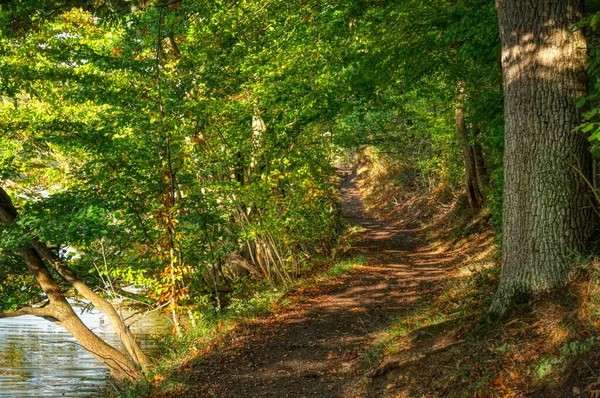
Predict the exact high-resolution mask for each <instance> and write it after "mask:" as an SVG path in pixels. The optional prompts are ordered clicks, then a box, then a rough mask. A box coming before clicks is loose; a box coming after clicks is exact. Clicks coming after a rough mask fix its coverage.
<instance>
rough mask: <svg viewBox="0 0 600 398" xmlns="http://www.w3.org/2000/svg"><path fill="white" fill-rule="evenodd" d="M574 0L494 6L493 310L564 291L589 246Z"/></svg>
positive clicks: (580, 39)
mask: <svg viewBox="0 0 600 398" xmlns="http://www.w3.org/2000/svg"><path fill="white" fill-rule="evenodd" d="M582 4H583V2H582V1H580V0H557V1H552V2H550V1H541V0H496V8H497V10H498V19H499V26H500V36H501V41H502V70H503V74H504V95H505V101H504V113H505V123H506V136H505V153H504V181H505V182H504V213H503V238H504V241H503V251H502V260H503V266H502V276H501V279H500V286H499V288H498V292H497V293H496V297H495V301H494V303H493V304H492V307H491V308H490V312H491V313H494V314H502V313H504V312H505V311H506V309H507V308H508V306H509V305H510V304H511V302H512V301H513V300H514V299H515V298H517V297H519V296H522V295H523V296H529V295H531V294H536V293H539V292H543V291H547V290H549V289H551V288H554V287H556V286H560V285H561V284H563V283H564V282H565V280H566V278H567V276H568V274H569V271H570V270H571V264H572V261H573V259H572V254H573V252H574V251H575V250H582V249H583V248H584V246H585V244H586V243H587V242H586V241H587V240H588V239H589V236H590V234H591V230H592V224H593V220H594V218H593V212H592V209H591V208H590V207H589V202H587V201H586V197H585V196H586V186H585V183H584V181H583V179H582V178H580V177H579V176H578V175H577V174H576V173H575V172H573V168H578V169H579V170H581V171H582V172H583V174H584V175H585V176H586V177H588V178H589V177H590V166H591V159H590V154H589V152H588V145H587V141H586V139H585V138H584V137H582V136H579V135H577V134H575V133H573V131H572V130H573V128H574V127H575V126H577V125H578V123H579V117H578V111H577V109H576V107H575V100H576V99H577V98H578V97H580V96H582V95H585V93H586V75H585V71H584V67H585V61H586V42H585V38H584V36H583V34H582V33H581V31H575V32H573V26H574V24H575V22H577V21H578V20H580V19H581V18H582V17H583V13H582V11H583V10H582Z"/></svg>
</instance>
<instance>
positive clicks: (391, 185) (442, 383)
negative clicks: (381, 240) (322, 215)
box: [360, 153, 600, 397]
mask: <svg viewBox="0 0 600 398" xmlns="http://www.w3.org/2000/svg"><path fill="white" fill-rule="evenodd" d="M363 158H364V161H365V162H366V163H367V164H368V166H365V167H364V171H363V175H362V181H361V184H360V187H361V190H362V191H363V194H364V195H365V196H366V198H367V200H368V198H369V197H371V198H372V200H371V202H370V204H368V205H367V209H368V210H370V211H372V212H373V213H374V214H375V215H377V216H379V217H381V218H385V219H387V220H392V221H397V222H398V223H399V225H407V226H408V227H412V228H415V229H418V230H419V231H420V232H422V233H423V235H424V236H427V237H428V240H429V241H428V242H427V243H428V250H435V251H436V252H439V253H444V254H447V255H452V256H455V261H452V262H450V263H449V266H448V268H447V273H446V274H445V275H444V278H443V279H442V281H441V282H440V283H439V284H438V286H437V287H436V290H435V293H434V294H431V295H430V299H429V300H428V301H426V302H424V303H421V305H419V306H418V307H417V308H415V309H412V310H411V311H408V312H406V313H402V314H399V315H398V318H397V319H396V320H395V322H394V323H393V324H392V325H391V326H389V327H388V328H387V329H385V330H383V331H381V332H380V333H378V335H377V338H376V339H375V341H374V342H373V343H372V345H371V347H370V348H369V349H368V350H367V351H366V352H365V353H363V358H362V359H363V364H364V366H365V367H366V372H367V374H371V375H372V387H371V388H372V393H373V396H382V397H388V396H389V397H396V396H402V397H421V396H427V397H517V396H525V395H527V396H534V397H577V396H582V397H583V396H586V397H587V396H591V397H600V380H599V377H598V373H599V372H598V371H597V369H600V354H598V352H599V349H600V330H599V328H600V259H590V258H583V257H581V256H580V257H579V258H576V259H574V261H575V262H577V263H578V264H579V265H578V266H577V267H576V268H575V271H574V272H573V275H572V277H571V279H570V281H569V283H568V284H567V286H565V287H564V288H563V289H560V290H558V291H555V292H552V293H549V294H547V295H545V296H544V297H538V298H536V299H533V300H530V301H528V302H524V303H521V304H518V305H516V306H515V307H514V308H513V310H512V311H511V312H510V313H508V314H506V315H505V317H503V318H502V319H491V318H490V317H489V315H488V314H487V309H488V308H489V306H490V304H491V301H492V298H493V295H494V293H495V291H496V288H497V283H498V281H499V278H500V263H501V259H500V252H499V249H498V247H497V246H496V245H495V243H494V242H496V239H495V238H494V234H493V233H492V226H491V225H490V223H492V222H494V220H490V216H489V213H486V211H485V210H484V211H482V212H480V213H479V214H477V215H473V213H472V212H471V211H470V209H469V208H468V206H467V203H466V201H465V200H464V198H461V196H460V195H458V196H454V197H453V196H452V195H448V194H447V193H444V191H443V189H438V190H437V191H436V189H432V190H430V191H429V192H427V195H428V197H426V198H423V197H419V195H421V196H422V195H423V194H425V192H418V191H415V190H413V191H412V195H413V196H412V197H411V196H410V195H411V193H410V191H408V192H407V188H408V187H407V186H406V185H402V184H398V182H397V178H395V176H397V175H398V174H399V172H398V171H397V170H395V171H394V170H390V169H389V167H392V168H393V167H394V165H393V164H390V163H389V162H388V163H385V165H384V166H382V164H381V159H378V158H377V156H373V155H372V154H369V153H367V154H366V156H365V155H364V154H363ZM378 162H379V163H378ZM436 195H441V199H439V197H438V198H436ZM378 197H379V198H381V197H383V198H387V199H386V201H383V202H384V203H381V202H380V203H378V202H377V200H376V198H378ZM399 198H401V200H399ZM411 206H412V207H411ZM415 206H417V207H418V206H427V207H428V209H427V210H421V209H415ZM415 215H416V217H415ZM406 217H409V220H410V223H407V222H406Z"/></svg>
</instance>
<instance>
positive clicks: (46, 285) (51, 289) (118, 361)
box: [0, 187, 142, 381]
mask: <svg viewBox="0 0 600 398" xmlns="http://www.w3.org/2000/svg"><path fill="white" fill-rule="evenodd" d="M16 218H17V211H16V209H15V207H14V206H13V204H12V201H11V200H10V197H9V196H8V194H7V193H6V191H4V189H2V188H1V187H0V222H2V223H5V224H12V223H13V222H14V221H15V220H16ZM34 245H36V246H38V247H39V248H40V249H41V250H42V251H44V250H47V249H48V248H47V247H45V245H43V246H42V244H41V243H40V242H38V241H36V240H34ZM48 252H49V253H51V252H50V251H49V250H48ZM49 253H45V255H47V256H49ZM20 255H21V257H22V258H23V260H24V262H25V265H26V266H27V268H28V269H29V271H30V272H31V274H32V275H33V277H34V278H35V280H36V282H37V283H38V284H39V286H40V287H41V288H42V290H43V291H44V293H45V294H46V296H47V297H48V300H49V301H50V304H49V305H48V306H46V307H44V308H29V307H27V308H24V309H21V310H17V311H15V312H14V313H0V317H8V316H20V315H25V314H31V315H36V316H40V317H43V318H46V319H52V320H53V321H55V322H56V323H58V324H60V325H61V326H62V327H64V328H65V329H66V330H67V331H68V332H69V333H71V335H73V337H74V338H75V339H76V340H77V341H78V342H79V344H81V346H82V347H83V348H84V349H85V350H86V351H88V352H89V353H90V354H92V355H93V356H94V357H95V358H96V359H98V360H99V361H100V362H102V363H104V364H105V365H106V366H107V367H108V368H109V370H110V373H111V376H112V377H113V378H114V379H115V380H117V381H124V380H135V379H139V378H141V376H142V375H141V373H140V370H139V368H138V366H136V364H135V363H134V362H132V361H131V360H130V359H129V358H128V357H127V356H125V355H124V354H123V353H121V352H120V351H118V350H117V349H115V348H114V347H112V346H111V345H109V344H107V343H106V342H105V341H104V340H102V339H101V338H99V337H98V336H97V335H96V334H95V333H93V332H92V331H91V330H90V329H89V328H88V327H87V326H86V325H85V324H84V323H83V322H82V321H81V319H79V317H78V316H77V314H75V311H74V310H73V307H71V304H69V302H68V301H67V299H66V297H65V295H64V294H63V292H62V291H61V289H60V286H59V285H58V283H56V281H55V280H54V278H53V277H52V274H51V273H50V272H49V271H48V268H47V267H46V264H45V263H44V261H43V260H42V258H41V256H40V254H39V253H38V251H37V250H36V249H35V248H34V247H33V246H23V247H22V248H21V249H20ZM56 261H57V262H58V263H59V264H58V266H59V269H57V271H58V272H59V273H60V274H61V275H62V274H64V275H63V277H65V279H67V281H68V282H70V281H69V279H72V280H74V282H75V283H77V285H78V286H79V288H80V289H81V288H82V286H83V282H81V281H79V280H78V279H77V278H76V277H75V276H74V275H73V274H72V273H71V271H70V270H68V269H66V267H63V266H64V264H62V263H60V260H59V259H57V260H56ZM53 265H56V264H53ZM61 267H62V268H61ZM61 271H62V272H61ZM86 288H87V289H89V288H88V287H87V286H86ZM89 290H90V291H91V289H89ZM92 293H93V292H92ZM94 294H95V293H94ZM106 303H107V304H108V305H110V304H109V303H108V302H106ZM111 307H112V306H111ZM113 310H114V308H113ZM115 312H116V311H115ZM119 319H120V317H119ZM121 321H122V320H121ZM117 328H118V325H116V327H115V329H117ZM129 333H131V332H129Z"/></svg>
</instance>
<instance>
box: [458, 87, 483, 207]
mask: <svg viewBox="0 0 600 398" xmlns="http://www.w3.org/2000/svg"><path fill="white" fill-rule="evenodd" d="M459 97H460V90H459ZM455 117H456V135H457V136H458V138H459V140H460V145H461V147H462V151H463V160H464V164H465V186H466V189H467V198H468V199H469V204H470V205H471V208H472V209H473V210H474V211H477V210H479V209H480V208H481V205H482V203H483V194H482V193H481V189H480V188H479V182H478V181H477V171H476V164H475V156H474V153H473V150H472V148H471V145H469V139H468V138H467V128H466V125H465V115H464V111H463V109H462V105H461V103H460V99H459V102H458V104H457V107H456V111H455Z"/></svg>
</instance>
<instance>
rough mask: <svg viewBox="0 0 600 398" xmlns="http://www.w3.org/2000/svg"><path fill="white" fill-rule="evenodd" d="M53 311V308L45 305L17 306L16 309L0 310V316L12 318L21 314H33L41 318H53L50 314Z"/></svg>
mask: <svg viewBox="0 0 600 398" xmlns="http://www.w3.org/2000/svg"><path fill="white" fill-rule="evenodd" d="M53 313H54V309H53V308H51V307H49V306H45V307H23V308H19V309H18V310H16V311H8V312H0V318H14V317H17V316H22V315H35V316H39V317H42V318H54V317H53V316H52V314H53Z"/></svg>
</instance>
